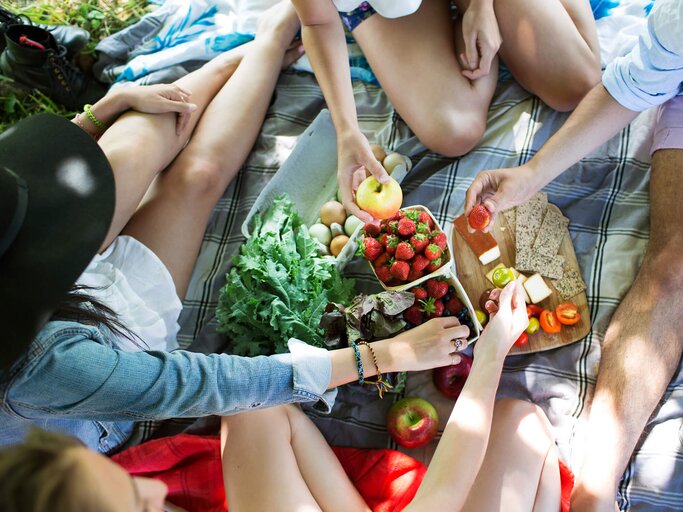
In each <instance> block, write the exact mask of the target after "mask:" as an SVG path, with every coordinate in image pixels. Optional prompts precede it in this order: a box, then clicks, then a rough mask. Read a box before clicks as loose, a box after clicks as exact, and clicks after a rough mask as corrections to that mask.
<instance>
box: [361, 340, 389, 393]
mask: <svg viewBox="0 0 683 512" xmlns="http://www.w3.org/2000/svg"><path fill="white" fill-rule="evenodd" d="M358 344H359V345H365V346H366V347H368V350H369V351H370V355H371V356H372V363H373V364H374V365H375V369H376V370H377V377H375V380H367V379H365V382H367V383H369V384H374V385H375V386H376V387H377V393H378V394H379V397H380V398H384V393H386V392H387V391H391V390H392V389H394V386H393V385H391V384H389V382H387V380H386V379H385V378H384V375H382V372H381V371H380V370H379V364H377V356H376V355H375V351H374V350H373V348H372V347H371V346H370V344H369V343H368V342H367V341H359V342H358Z"/></svg>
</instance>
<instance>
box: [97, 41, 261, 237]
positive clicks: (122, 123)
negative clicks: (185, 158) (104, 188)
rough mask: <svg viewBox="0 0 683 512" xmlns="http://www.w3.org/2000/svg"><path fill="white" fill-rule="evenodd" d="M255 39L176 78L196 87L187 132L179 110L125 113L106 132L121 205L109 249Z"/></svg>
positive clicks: (104, 138)
mask: <svg viewBox="0 0 683 512" xmlns="http://www.w3.org/2000/svg"><path fill="white" fill-rule="evenodd" d="M251 45H252V44H251V43H249V44H247V45H243V46H240V47H238V48H235V49H234V50H231V51H229V52H226V53H224V54H222V55H219V56H218V57H216V58H215V59H213V60H211V61H210V62H208V63H206V64H205V65H204V66H202V67H201V68H200V69H198V70H197V71H194V72H193V73H190V74H188V75H187V76H184V77H183V78H181V79H179V80H177V81H176V82H175V83H176V84H178V85H179V86H180V87H182V88H183V89H185V90H187V91H189V92H191V93H192V96H191V100H190V101H192V102H193V103H194V104H196V105H197V110H196V111H195V112H193V113H192V115H191V117H190V121H189V123H188V125H187V126H186V128H185V130H184V131H183V133H182V134H180V135H177V134H176V115H175V114H174V113H169V114H141V113H139V112H135V111H130V112H127V113H125V114H123V115H122V116H121V117H120V118H118V119H117V120H116V122H115V123H114V124H113V125H112V126H111V127H110V128H109V129H108V130H107V131H106V132H105V133H104V134H103V135H102V138H101V139H100V141H99V144H100V147H101V148H102V150H103V151H104V153H105V154H106V155H107V158H108V159H109V163H110V164H111V166H112V170H113V171H114V176H115V181H116V207H115V209H114V217H113V219H112V223H111V226H110V227H109V232H108V234H107V237H106V239H105V241H104V243H103V245H102V247H101V250H104V249H106V248H107V247H108V246H109V244H111V242H112V241H113V240H114V238H116V236H118V235H119V233H120V232H121V230H122V229H123V227H124V226H125V225H126V224H127V223H128V221H129V220H130V218H131V216H132V215H133V213H135V210H136V209H137V208H138V206H139V205H140V201H141V200H142V198H143V196H144V195H145V193H146V192H147V189H148V188H149V186H150V184H151V183H152V181H153V180H154V178H155V177H156V176H157V174H159V173H160V172H161V171H162V170H163V169H165V168H166V167H167V166H168V165H169V164H170V163H171V162H172V161H173V159H174V158H175V157H176V155H177V154H178V152H179V151H180V150H181V149H182V148H183V145H184V144H185V143H186V142H187V139H188V138H189V137H190V134H191V133H192V130H193V129H194V127H195V126H196V124H197V122H198V121H199V118H200V117H201V115H202V113H203V112H204V109H205V108H206V106H207V105H208V104H209V102H210V101H211V100H212V99H213V97H214V96H215V95H216V93H217V92H218V90H219V89H220V88H221V87H222V86H223V85H224V84H225V82H226V81H227V80H228V78H230V76H231V75H232V73H233V72H234V71H235V69H237V66H238V64H239V63H240V61H241V60H242V57H243V56H244V54H245V52H246V51H248V50H249V48H250V46H251Z"/></svg>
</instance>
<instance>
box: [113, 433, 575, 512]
mask: <svg viewBox="0 0 683 512" xmlns="http://www.w3.org/2000/svg"><path fill="white" fill-rule="evenodd" d="M332 450H333V451H334V453H335V454H336V455H337V458H338V459H339V461H340V462H341V464H342V467H343V468H344V471H346V474H347V475H348V476H349V478H350V479H351V481H352V482H353V483H354V485H355V486H356V488H357V489H358V491H359V492H360V494H361V496H363V499H365V502H366V503H367V504H368V506H369V507H370V508H371V509H372V510H373V512H396V511H399V510H402V509H403V508H404V507H405V506H406V505H408V503H410V501H411V500H412V499H413V497H414V496H415V493H416V492H417V489H418V487H419V486H420V483H421V482H422V478H423V477H424V474H425V472H426V471H427V469H426V468H425V466H424V464H422V463H421V462H419V461H417V460H415V459H413V458H412V457H409V456H408V455H405V454H403V453H400V452H397V451H395V450H364V449H358V448H337V447H333V448H332ZM112 460H114V461H115V462H116V463H118V464H119V465H120V466H121V467H123V468H124V469H125V470H126V471H128V472H129V473H130V474H131V475H134V476H143V477H148V478H157V479H159V480H161V481H163V482H164V483H165V484H166V485H167V486H168V501H170V502H171V503H173V504H175V505H177V506H179V507H182V508H184V509H185V510H187V511H189V512H226V511H227V506H226V503H225V491H224V487H223V467H222V464H221V455H220V439H219V438H218V437H213V436H211V437H203V436H194V435H188V434H180V435H177V436H173V437H166V438H162V439H156V440H154V441H149V442H147V443H144V444H141V445H139V446H135V447H133V448H130V449H128V450H126V451H124V452H121V453H120V454H118V455H115V456H114V457H112ZM560 481H561V483H562V508H561V510H562V512H568V510H569V498H570V495H571V492H572V489H573V487H574V475H573V474H572V472H571V470H570V469H569V468H568V467H567V466H565V465H564V464H563V463H562V462H561V461H560Z"/></svg>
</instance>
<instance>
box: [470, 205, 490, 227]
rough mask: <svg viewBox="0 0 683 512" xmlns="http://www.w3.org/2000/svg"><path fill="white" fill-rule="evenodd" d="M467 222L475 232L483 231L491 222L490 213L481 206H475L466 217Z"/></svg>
mask: <svg viewBox="0 0 683 512" xmlns="http://www.w3.org/2000/svg"><path fill="white" fill-rule="evenodd" d="M467 222H469V224H470V227H471V228H472V229H474V230H475V231H483V230H484V228H485V227H486V226H488V225H489V222H491V212H489V211H488V209H487V208H486V206H484V205H483V204H475V205H474V208H472V211H471V212H470V214H469V216H468V217H467Z"/></svg>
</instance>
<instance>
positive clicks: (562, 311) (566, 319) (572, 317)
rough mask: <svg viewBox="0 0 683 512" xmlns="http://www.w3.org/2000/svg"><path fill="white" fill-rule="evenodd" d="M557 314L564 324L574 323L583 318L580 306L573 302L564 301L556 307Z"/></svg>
mask: <svg viewBox="0 0 683 512" xmlns="http://www.w3.org/2000/svg"><path fill="white" fill-rule="evenodd" d="M555 314H556V315H557V319H558V320H559V321H560V323H561V324H563V325H574V324H576V323H578V322H579V320H581V315H580V314H579V308H578V307H577V306H576V304H574V303H573V302H563V303H562V304H560V305H559V306H557V307H556V308H555Z"/></svg>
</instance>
